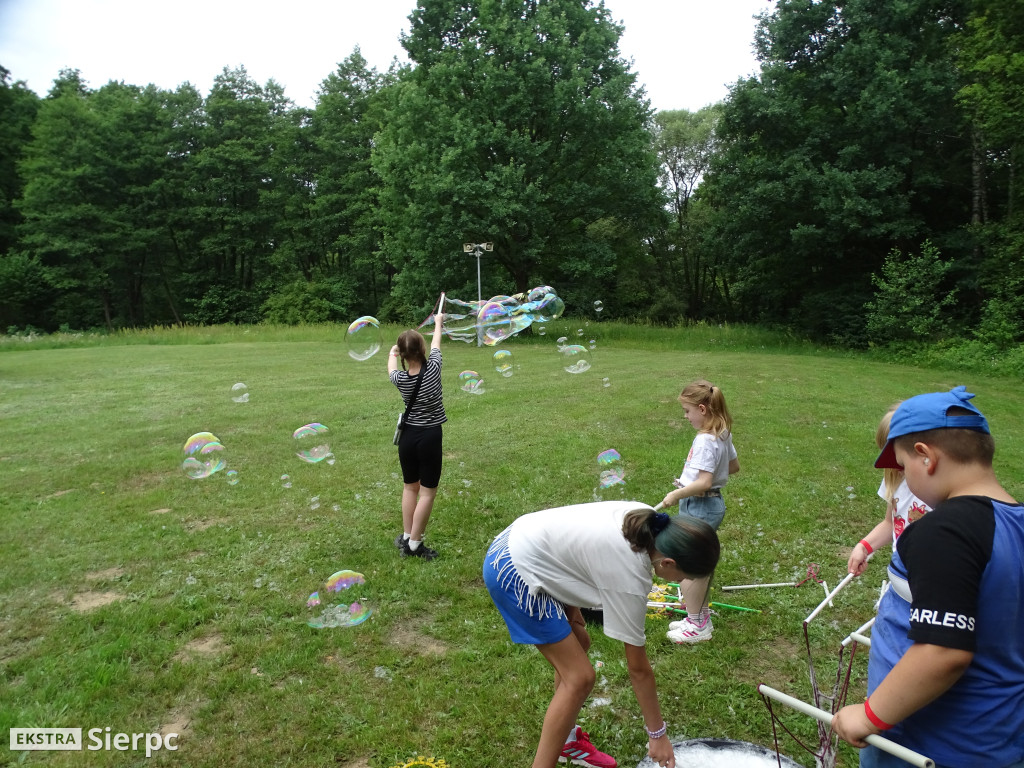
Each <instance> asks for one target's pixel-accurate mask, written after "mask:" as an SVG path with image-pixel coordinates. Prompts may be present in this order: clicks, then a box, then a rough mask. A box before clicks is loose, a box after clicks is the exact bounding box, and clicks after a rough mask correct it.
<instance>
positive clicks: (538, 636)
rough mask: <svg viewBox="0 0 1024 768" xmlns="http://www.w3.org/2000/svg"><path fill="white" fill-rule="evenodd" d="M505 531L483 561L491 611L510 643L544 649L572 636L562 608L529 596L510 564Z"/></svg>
mask: <svg viewBox="0 0 1024 768" xmlns="http://www.w3.org/2000/svg"><path fill="white" fill-rule="evenodd" d="M508 532H509V529H508V528H506V529H505V530H504V531H503V532H502V533H501V534H500V535H499V536H498V538H496V539H495V540H494V542H493V543H492V544H491V546H490V548H489V549H488V550H487V555H486V556H485V557H484V584H486V585H487V591H488V592H490V593H491V599H492V600H493V601H494V607H495V608H497V609H498V613H500V614H501V617H502V618H503V619H504V620H505V625H506V626H507V627H508V633H509V636H510V637H511V638H512V642H513V643H518V644H521V645H546V644H548V643H557V642H559V641H561V640H564V639H565V638H567V637H568V636H569V635H570V634H571V633H572V628H571V627H570V626H569V619H568V618H567V617H566V615H565V608H564V607H563V606H562V604H561V603H560V602H559V601H557V600H555V599H554V598H553V597H551V596H550V595H545V594H539V595H531V594H530V590H529V587H528V586H527V584H526V582H525V581H523V578H522V577H521V576H520V575H519V572H518V571H516V567H515V566H514V565H513V564H512V557H511V556H510V555H509V552H508Z"/></svg>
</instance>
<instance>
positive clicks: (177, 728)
mask: <svg viewBox="0 0 1024 768" xmlns="http://www.w3.org/2000/svg"><path fill="white" fill-rule="evenodd" d="M191 725H192V712H191V711H190V710H187V709H175V710H173V711H172V712H170V713H169V714H168V715H167V722H165V723H164V724H163V725H161V726H160V735H161V736H166V735H167V734H169V733H176V734H178V735H179V736H181V735H182V734H184V733H185V731H187V730H188V729H189V728H190V727H191Z"/></svg>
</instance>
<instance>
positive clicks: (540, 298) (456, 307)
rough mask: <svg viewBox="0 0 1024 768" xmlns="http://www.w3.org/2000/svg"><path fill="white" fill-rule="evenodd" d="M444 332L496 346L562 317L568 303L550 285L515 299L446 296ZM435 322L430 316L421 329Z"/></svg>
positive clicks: (516, 296)
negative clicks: (460, 298)
mask: <svg viewBox="0 0 1024 768" xmlns="http://www.w3.org/2000/svg"><path fill="white" fill-rule="evenodd" d="M440 311H441V312H443V313H444V323H443V325H442V330H443V331H444V333H445V334H447V335H448V337H449V338H451V339H454V340H456V341H465V342H467V343H471V344H472V343H475V344H486V345H487V346H491V347H493V346H495V345H497V344H500V343H501V342H503V341H505V340H506V339H509V338H511V337H512V336H515V335H516V334H517V333H519V332H520V331H523V330H524V329H526V328H529V327H530V326H531V325H532V324H533V323H546V322H550V321H551V320H554V319H555V318H558V317H561V316H562V314H563V313H564V312H565V302H563V301H562V299H560V298H559V297H558V294H556V293H555V291H554V289H553V288H551V287H550V286H546V285H542V286H539V287H537V288H534V289H532V290H530V291H528V292H525V293H517V294H516V295H515V296H492V297H491V298H490V299H488V300H487V301H460V300H459V299H453V298H450V297H446V299H445V302H444V308H443V309H441V310H440ZM433 322H434V315H430V316H429V317H428V318H427V319H426V320H424V321H423V322H422V323H421V324H420V326H419V327H420V328H423V327H424V326H426V325H429V324H431V323H433Z"/></svg>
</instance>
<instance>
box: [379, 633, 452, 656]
mask: <svg viewBox="0 0 1024 768" xmlns="http://www.w3.org/2000/svg"><path fill="white" fill-rule="evenodd" d="M391 644H392V645H397V646H398V647H400V648H404V649H406V650H410V651H413V652H414V653H418V654H420V655H421V656H444V655H445V654H446V653H448V648H447V647H446V646H445V645H444V644H443V643H441V642H439V641H438V640H435V639H434V638H432V637H430V636H429V635H427V634H425V633H424V632H421V631H419V630H418V629H417V627H415V626H413V627H399V628H398V629H396V630H395V631H394V632H393V633H392V635H391Z"/></svg>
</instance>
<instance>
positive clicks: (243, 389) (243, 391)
mask: <svg viewBox="0 0 1024 768" xmlns="http://www.w3.org/2000/svg"><path fill="white" fill-rule="evenodd" d="M231 399H232V400H234V401H235V402H236V403H248V402H249V388H248V387H247V386H245V384H244V383H243V382H241V381H240V382H238V383H237V384H235V385H234V386H233V387H231Z"/></svg>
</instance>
